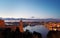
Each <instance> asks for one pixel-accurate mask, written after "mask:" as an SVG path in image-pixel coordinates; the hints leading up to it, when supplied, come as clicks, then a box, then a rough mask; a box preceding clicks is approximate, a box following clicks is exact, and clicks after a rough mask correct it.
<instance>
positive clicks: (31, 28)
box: [24, 25, 49, 38]
mask: <svg viewBox="0 0 60 38" xmlns="http://www.w3.org/2000/svg"><path fill="white" fill-rule="evenodd" d="M26 29H27V30H29V31H30V32H32V33H33V32H34V31H36V32H38V33H41V35H42V37H43V38H46V36H47V34H48V32H49V30H48V29H47V28H46V27H44V26H43V25H35V26H27V27H25V28H24V31H26Z"/></svg>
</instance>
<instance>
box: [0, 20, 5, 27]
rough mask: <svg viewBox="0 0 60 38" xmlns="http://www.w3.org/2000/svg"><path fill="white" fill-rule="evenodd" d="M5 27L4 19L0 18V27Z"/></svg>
mask: <svg viewBox="0 0 60 38" xmlns="http://www.w3.org/2000/svg"><path fill="white" fill-rule="evenodd" d="M4 27H5V22H4V20H0V28H4Z"/></svg>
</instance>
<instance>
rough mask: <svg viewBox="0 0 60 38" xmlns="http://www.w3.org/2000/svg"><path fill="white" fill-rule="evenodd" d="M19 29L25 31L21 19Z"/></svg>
mask: <svg viewBox="0 0 60 38" xmlns="http://www.w3.org/2000/svg"><path fill="white" fill-rule="evenodd" d="M19 30H20V32H24V30H23V22H22V20H20V22H19Z"/></svg>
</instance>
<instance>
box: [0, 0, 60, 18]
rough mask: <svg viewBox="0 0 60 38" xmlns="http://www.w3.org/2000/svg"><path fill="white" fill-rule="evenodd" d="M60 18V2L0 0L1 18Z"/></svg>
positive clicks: (46, 0) (49, 0)
mask: <svg viewBox="0 0 60 38" xmlns="http://www.w3.org/2000/svg"><path fill="white" fill-rule="evenodd" d="M32 16H33V17H35V18H60V1H59V0H0V17H4V18H7V17H14V18H31V17H32Z"/></svg>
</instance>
